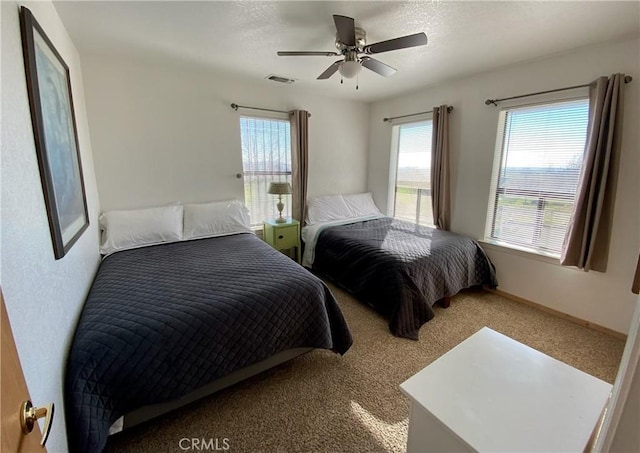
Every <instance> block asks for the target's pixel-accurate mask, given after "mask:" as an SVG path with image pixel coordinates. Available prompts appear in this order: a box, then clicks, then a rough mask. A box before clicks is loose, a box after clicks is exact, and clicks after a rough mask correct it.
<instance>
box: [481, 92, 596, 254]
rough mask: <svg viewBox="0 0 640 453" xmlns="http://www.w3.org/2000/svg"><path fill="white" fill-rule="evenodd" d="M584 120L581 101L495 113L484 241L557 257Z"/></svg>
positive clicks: (585, 110)
mask: <svg viewBox="0 0 640 453" xmlns="http://www.w3.org/2000/svg"><path fill="white" fill-rule="evenodd" d="M588 116H589V101H588V99H586V98H583V99H573V100H564V101H558V102H553V103H546V104H539V105H530V106H523V107H515V108H508V109H504V110H503V111H502V112H501V113H500V120H499V123H498V139H497V140H496V160H497V162H499V165H495V166H494V177H493V186H492V187H493V190H492V192H493V193H492V195H493V196H492V200H491V201H490V204H489V214H488V219H489V222H488V224H487V236H488V237H489V239H492V240H496V241H501V242H504V243H506V244H513V245H516V246H521V247H526V248H529V249H533V250H534V251H536V252H538V253H542V254H548V255H553V256H559V255H560V252H561V249H562V243H563V241H564V236H565V233H566V231H567V228H568V225H569V220H570V217H571V211H572V208H573V203H574V200H575V194H576V188H577V186H578V180H579V178H580V169H581V167H582V156H583V154H584V146H585V141H586V133H587V121H588Z"/></svg>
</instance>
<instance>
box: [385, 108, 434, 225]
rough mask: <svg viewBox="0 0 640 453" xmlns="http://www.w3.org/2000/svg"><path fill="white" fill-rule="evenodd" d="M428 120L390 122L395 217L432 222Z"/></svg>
mask: <svg viewBox="0 0 640 453" xmlns="http://www.w3.org/2000/svg"><path fill="white" fill-rule="evenodd" d="M432 126H433V122H432V121H431V120H427V121H419V122H415V123H406V124H400V125H397V126H394V130H393V142H394V145H395V146H394V147H395V148H396V149H395V151H396V153H395V154H396V156H397V164H396V168H395V170H396V171H395V182H394V184H393V187H394V193H393V197H394V203H393V206H394V209H393V216H394V217H395V218H396V219H401V220H408V221H410V222H414V223H417V224H420V225H429V226H432V225H433V208H432V207H431V131H432V128H433V127H432Z"/></svg>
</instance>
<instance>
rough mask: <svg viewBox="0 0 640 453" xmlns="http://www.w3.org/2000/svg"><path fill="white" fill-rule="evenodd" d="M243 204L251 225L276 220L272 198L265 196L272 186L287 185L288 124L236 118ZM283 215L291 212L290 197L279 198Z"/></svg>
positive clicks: (247, 117)
mask: <svg viewBox="0 0 640 453" xmlns="http://www.w3.org/2000/svg"><path fill="white" fill-rule="evenodd" d="M240 139H241V143H242V169H243V171H244V201H245V203H246V205H247V207H248V208H249V215H250V217H251V225H253V226H257V225H261V224H262V221H263V220H265V219H268V218H270V217H276V216H277V208H276V203H277V199H276V196H275V195H269V194H268V193H267V192H268V190H269V184H271V183H272V182H288V183H291V125H290V123H289V121H288V120H280V119H270V118H257V117H249V116H241V117H240ZM282 202H283V203H284V204H285V209H284V211H283V215H285V214H288V213H290V212H291V197H290V196H286V195H285V196H283V197H282Z"/></svg>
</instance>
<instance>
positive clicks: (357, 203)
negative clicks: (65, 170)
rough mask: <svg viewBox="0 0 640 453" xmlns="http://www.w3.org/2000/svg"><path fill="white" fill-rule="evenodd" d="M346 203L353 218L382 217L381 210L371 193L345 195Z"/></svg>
mask: <svg viewBox="0 0 640 453" xmlns="http://www.w3.org/2000/svg"><path fill="white" fill-rule="evenodd" d="M342 198H344V202H345V204H346V205H347V207H348V208H349V209H350V210H351V216H352V217H365V216H370V215H382V213H381V212H380V209H378V207H377V206H376V203H375V202H374V201H373V195H372V194H371V192H367V193H355V194H352V195H343V196H342Z"/></svg>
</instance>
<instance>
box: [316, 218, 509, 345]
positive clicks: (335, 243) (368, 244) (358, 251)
mask: <svg viewBox="0 0 640 453" xmlns="http://www.w3.org/2000/svg"><path fill="white" fill-rule="evenodd" d="M312 268H313V270H314V271H317V272H318V273H320V274H323V275H325V276H326V277H328V278H329V279H331V280H333V281H334V282H336V283H337V284H338V285H340V286H342V287H343V288H345V289H346V290H347V291H349V292H350V293H352V294H354V295H355V296H356V297H357V298H358V299H360V300H362V301H364V302H366V303H367V304H369V305H371V306H373V307H374V308H375V309H376V310H377V311H378V312H380V313H381V314H382V315H384V316H385V317H386V318H387V319H389V329H390V330H391V332H392V333H393V334H394V335H397V336H399V337H405V338H410V339H414V340H417V339H418V330H419V329H420V326H422V325H423V324H424V323H426V322H427V321H429V320H430V319H432V318H433V316H434V314H433V310H432V308H431V307H432V305H433V304H434V303H435V302H437V301H438V300H441V299H443V298H445V297H450V296H453V295H455V294H457V293H458V292H459V291H460V290H462V289H465V288H470V287H472V286H476V285H486V286H489V287H496V286H497V284H498V283H497V281H496V276H495V269H494V267H493V264H492V263H491V261H490V260H489V258H488V257H487V255H486V254H485V252H484V250H482V248H481V247H480V245H479V244H478V243H477V242H476V241H474V240H473V239H471V238H469V237H466V236H462V235H458V234H454V233H450V232H447V231H441V230H437V229H435V228H428V227H424V226H419V225H415V224H413V223H410V222H405V221H401V220H397V219H393V218H390V217H384V218H379V219H374V220H367V221H363V222H355V223H349V224H346V225H338V226H330V227H326V228H324V229H323V230H321V231H320V232H319V235H318V237H317V239H316V244H315V259H314V261H313V267H312Z"/></svg>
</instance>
